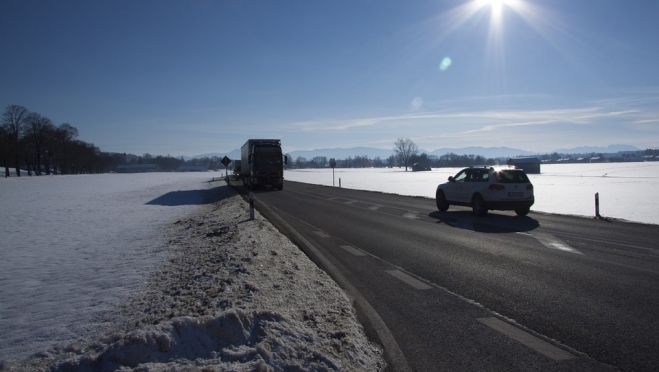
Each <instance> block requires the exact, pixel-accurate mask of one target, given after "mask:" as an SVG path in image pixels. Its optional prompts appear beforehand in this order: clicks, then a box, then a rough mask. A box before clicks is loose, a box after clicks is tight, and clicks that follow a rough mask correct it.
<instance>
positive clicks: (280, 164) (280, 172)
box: [240, 139, 288, 190]
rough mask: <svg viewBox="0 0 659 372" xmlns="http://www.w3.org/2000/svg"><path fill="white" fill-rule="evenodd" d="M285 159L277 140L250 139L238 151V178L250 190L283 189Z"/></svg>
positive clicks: (279, 142) (286, 161)
mask: <svg viewBox="0 0 659 372" xmlns="http://www.w3.org/2000/svg"><path fill="white" fill-rule="evenodd" d="M287 163H288V159H287V157H285V156H283V154H282V151H281V141H280V140H278V139H250V140H247V142H245V144H244V145H243V147H242V148H241V149H240V168H241V170H240V178H242V180H243V184H244V185H245V186H247V187H248V188H250V189H257V188H272V189H278V190H283V189H284V164H287Z"/></svg>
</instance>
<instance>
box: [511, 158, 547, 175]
mask: <svg viewBox="0 0 659 372" xmlns="http://www.w3.org/2000/svg"><path fill="white" fill-rule="evenodd" d="M507 164H508V165H510V166H514V167H515V168H519V169H522V170H523V171H524V172H526V173H529V174H540V164H542V162H541V161H540V159H538V158H510V160H508V163H507Z"/></svg>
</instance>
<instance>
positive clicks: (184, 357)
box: [0, 188, 385, 371]
mask: <svg viewBox="0 0 659 372" xmlns="http://www.w3.org/2000/svg"><path fill="white" fill-rule="evenodd" d="M221 190H222V192H223V193H225V195H223V198H222V199H221V200H220V201H218V202H216V203H213V204H207V205H204V206H202V207H200V209H199V210H198V212H196V213H194V214H192V215H189V216H187V217H186V218H184V219H181V220H179V221H177V222H176V223H174V224H173V225H171V226H169V227H167V231H166V233H167V236H168V237H169V251H168V258H167V260H166V261H165V262H164V263H163V265H162V266H160V267H159V268H158V269H157V270H155V271H154V272H153V273H152V274H151V276H150V278H149V279H148V282H147V283H146V285H145V286H144V287H143V289H142V290H141V291H139V292H138V293H136V294H135V295H134V296H132V297H131V298H130V299H129V300H128V301H126V302H124V303H123V304H122V305H121V306H118V307H116V308H115V309H114V310H112V311H111V313H110V315H109V317H110V318H111V319H110V320H111V324H113V326H112V329H110V330H108V331H107V332H104V333H103V334H102V335H96V336H94V337H92V338H91V339H88V340H80V341H79V342H76V343H73V344H67V345H57V346H55V347H52V348H50V349H49V350H47V351H43V352H40V353H37V354H35V355H34V356H32V357H31V358H29V359H27V360H25V361H22V362H19V363H17V364H14V365H5V366H0V369H3V370H10V371H23V370H30V371H32V370H56V371H109V370H117V369H121V370H131V369H132V370H140V371H143V370H149V371H171V370H182V369H183V370H192V371H196V370H199V371H280V370H287V371H298V370H305V371H323V370H328V371H333V370H349V371H360V370H362V371H379V370H382V369H384V367H385V362H384V359H383V357H382V350H381V349H380V348H379V347H378V346H377V345H375V344H373V343H371V342H369V341H368V340H367V338H366V336H365V334H364V330H363V328H362V326H361V325H360V324H359V323H358V321H357V319H356V315H355V312H354V309H353V308H352V306H351V303H350V301H349V299H348V298H347V296H346V295H345V293H344V292H343V291H342V290H341V289H340V288H339V287H338V286H337V285H336V283H334V281H333V280H331V279H330V278H329V276H328V275H327V274H326V273H325V272H323V271H322V270H320V269H319V268H318V267H317V266H316V265H315V264H313V263H312V262H311V261H310V260H309V259H308V257H306V256H305V255H304V254H303V253H302V252H301V251H300V250H299V249H298V248H297V247H296V246H295V245H293V244H292V243H291V242H290V241H289V240H288V239H287V238H285V237H284V236H282V235H281V234H280V233H279V232H278V231H277V230H276V229H275V228H274V227H273V226H272V225H271V224H270V223H269V222H268V221H267V220H265V219H264V218H263V217H262V216H261V215H260V214H259V213H258V212H255V219H254V220H249V219H248V216H249V209H248V204H247V203H245V202H244V201H243V200H242V199H241V198H240V196H238V195H236V194H235V192H234V191H233V190H231V189H229V188H221ZM2 367H4V368H2Z"/></svg>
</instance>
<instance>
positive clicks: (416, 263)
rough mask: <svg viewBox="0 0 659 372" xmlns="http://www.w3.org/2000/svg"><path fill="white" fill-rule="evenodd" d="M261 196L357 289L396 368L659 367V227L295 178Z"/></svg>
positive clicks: (359, 303) (276, 219)
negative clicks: (444, 202)
mask: <svg viewBox="0 0 659 372" xmlns="http://www.w3.org/2000/svg"><path fill="white" fill-rule="evenodd" d="M254 195H255V200H256V205H257V208H259V209H260V211H261V213H263V214H264V215H266V217H268V218H270V219H271V221H273V223H274V224H275V225H276V226H278V227H279V228H280V229H281V230H282V231H283V232H284V233H285V234H287V235H288V236H289V237H290V238H291V239H292V240H293V241H294V242H296V243H297V244H298V245H299V246H300V247H301V248H302V249H304V250H305V252H306V253H307V254H308V255H309V256H310V257H312V259H314V260H315V261H316V262H317V264H319V266H321V267H323V268H324V269H325V270H326V271H328V272H329V273H330V275H332V276H333V277H334V278H335V280H337V282H338V283H339V284H340V285H342V286H343V287H344V289H346V291H347V292H348V293H349V294H350V295H351V297H352V298H353V300H354V303H355V306H356V308H357V309H358V311H359V313H360V319H361V320H362V322H363V323H364V324H365V326H366V328H367V332H368V334H369V336H370V337H373V339H375V340H378V342H380V343H382V344H383V346H384V347H385V350H386V353H387V358H388V360H389V362H390V363H391V367H390V370H401V371H404V370H414V371H438V370H446V371H455V370H465V371H483V370H488V371H489V370H506V371H509V370H543V371H544V370H553V371H603V370H617V369H619V370H628V371H656V370H658V369H659V291H657V288H659V248H658V246H659V244H658V243H657V242H659V226H655V225H642V224H632V223H625V222H621V221H605V220H600V219H590V218H580V217H571V216H559V215H551V214H540V213H534V212H533V211H532V212H531V213H530V214H529V216H527V217H517V216H515V215H514V213H512V212H499V211H496V212H490V214H489V215H488V216H486V217H475V216H473V214H472V213H471V211H470V210H469V209H468V208H460V207H451V209H450V210H449V211H448V212H439V211H437V209H436V207H435V202H434V200H431V199H424V198H415V197H407V196H398V195H391V194H382V193H374V192H367V191H358V190H349V189H341V188H333V187H325V186H318V185H310V184H303V183H296V182H288V181H287V182H286V185H285V188H284V190H283V191H255V192H254Z"/></svg>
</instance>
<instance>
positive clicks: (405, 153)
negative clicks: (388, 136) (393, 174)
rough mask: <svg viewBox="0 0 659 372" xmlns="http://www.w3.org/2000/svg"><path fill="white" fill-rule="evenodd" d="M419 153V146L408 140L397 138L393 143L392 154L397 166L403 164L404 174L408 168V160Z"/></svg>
mask: <svg viewBox="0 0 659 372" xmlns="http://www.w3.org/2000/svg"><path fill="white" fill-rule="evenodd" d="M417 152H419V146H417V145H416V144H415V143H414V142H412V140H411V139H409V138H399V139H397V140H396V142H395V143H394V153H395V154H396V159H398V161H399V164H405V172H407V167H408V166H409V162H410V159H411V158H412V157H413V156H415V155H416V154H417Z"/></svg>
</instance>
